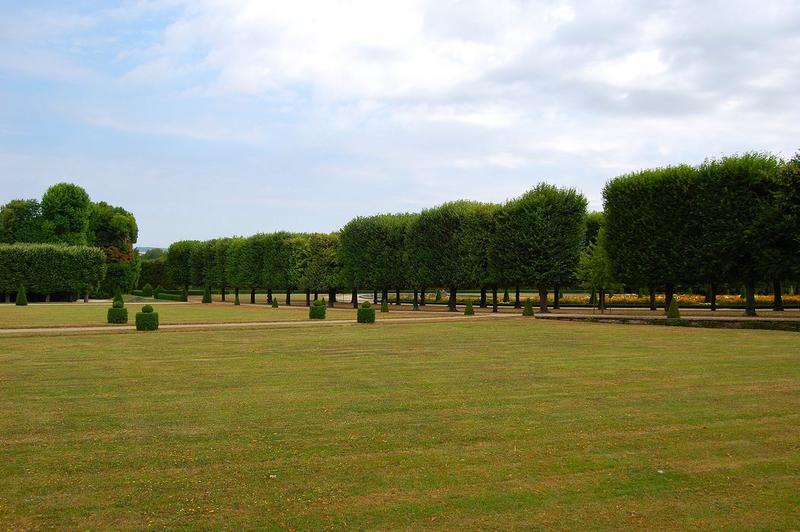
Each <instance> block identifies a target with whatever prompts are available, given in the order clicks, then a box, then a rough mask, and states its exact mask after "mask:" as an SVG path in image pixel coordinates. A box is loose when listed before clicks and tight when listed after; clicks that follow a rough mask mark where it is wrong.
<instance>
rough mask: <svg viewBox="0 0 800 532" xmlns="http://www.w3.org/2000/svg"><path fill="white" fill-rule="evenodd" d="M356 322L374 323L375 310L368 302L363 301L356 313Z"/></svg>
mask: <svg viewBox="0 0 800 532" xmlns="http://www.w3.org/2000/svg"><path fill="white" fill-rule="evenodd" d="M356 321H358V323H375V309H374V308H372V305H370V304H369V301H364V303H362V304H361V307H359V309H358V311H357V312H356Z"/></svg>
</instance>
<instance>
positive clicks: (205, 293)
mask: <svg viewBox="0 0 800 532" xmlns="http://www.w3.org/2000/svg"><path fill="white" fill-rule="evenodd" d="M211 301H212V299H211V290H210V289H209V288H208V286H206V287H205V289H204V291H203V303H211Z"/></svg>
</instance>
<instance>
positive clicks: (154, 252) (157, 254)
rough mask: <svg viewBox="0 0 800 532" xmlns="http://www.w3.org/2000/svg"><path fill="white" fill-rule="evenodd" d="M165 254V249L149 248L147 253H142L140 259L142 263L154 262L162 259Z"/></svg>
mask: <svg viewBox="0 0 800 532" xmlns="http://www.w3.org/2000/svg"><path fill="white" fill-rule="evenodd" d="M166 254H167V251H166V250H165V249H161V248H150V249H148V250H147V251H145V252H144V253H142V256H141V259H142V260H143V261H155V260H160V259H164V258H165V256H166Z"/></svg>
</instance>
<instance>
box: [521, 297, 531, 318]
mask: <svg viewBox="0 0 800 532" xmlns="http://www.w3.org/2000/svg"><path fill="white" fill-rule="evenodd" d="M522 315H523V316H533V301H531V298H526V299H525V308H523V309H522Z"/></svg>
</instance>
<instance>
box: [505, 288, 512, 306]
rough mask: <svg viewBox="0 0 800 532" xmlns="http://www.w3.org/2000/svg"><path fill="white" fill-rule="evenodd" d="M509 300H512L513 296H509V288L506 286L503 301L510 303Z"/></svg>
mask: <svg viewBox="0 0 800 532" xmlns="http://www.w3.org/2000/svg"><path fill="white" fill-rule="evenodd" d="M509 301H511V298H510V297H508V288H506V289H505V290H503V303H508V302H509Z"/></svg>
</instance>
